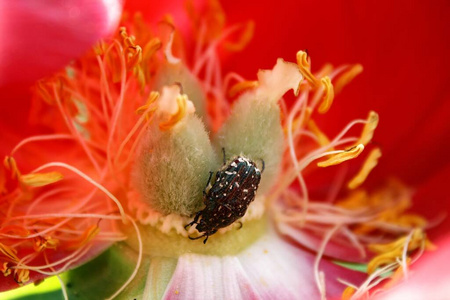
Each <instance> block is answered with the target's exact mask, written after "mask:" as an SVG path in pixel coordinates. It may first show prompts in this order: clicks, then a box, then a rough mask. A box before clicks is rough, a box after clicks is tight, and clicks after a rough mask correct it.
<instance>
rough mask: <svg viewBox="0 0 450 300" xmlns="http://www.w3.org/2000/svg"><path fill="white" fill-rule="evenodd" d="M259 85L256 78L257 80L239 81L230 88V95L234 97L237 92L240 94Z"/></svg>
mask: <svg viewBox="0 0 450 300" xmlns="http://www.w3.org/2000/svg"><path fill="white" fill-rule="evenodd" d="M258 85H259V83H258V81H256V80H255V81H247V80H246V81H241V82H238V83H236V84H235V85H233V86H232V87H231V88H230V89H229V90H228V97H230V98H233V97H235V96H236V95H237V94H240V93H242V92H244V91H246V90H250V89H254V88H257V87H258Z"/></svg>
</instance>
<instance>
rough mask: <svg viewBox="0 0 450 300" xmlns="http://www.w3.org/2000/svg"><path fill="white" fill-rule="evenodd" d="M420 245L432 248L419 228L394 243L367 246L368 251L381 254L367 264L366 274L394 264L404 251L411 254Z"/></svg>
mask: <svg viewBox="0 0 450 300" xmlns="http://www.w3.org/2000/svg"><path fill="white" fill-rule="evenodd" d="M427 244H428V245H427ZM422 245H425V247H428V249H432V248H433V246H432V245H431V243H430V242H429V241H428V240H427V238H426V235H425V233H424V232H423V230H422V229H420V228H417V229H415V230H414V231H413V232H412V234H411V235H408V236H403V237H401V238H399V239H398V240H396V241H394V242H391V243H388V244H371V245H369V250H371V251H373V252H375V253H381V254H379V255H377V256H375V257H374V258H373V259H372V260H371V261H370V262H369V264H368V265H367V273H368V274H372V273H373V272H374V271H375V270H376V269H377V268H378V267H380V266H382V265H386V264H390V263H393V262H396V261H397V260H398V259H400V258H402V256H403V255H404V254H403V253H404V251H407V252H412V251H414V250H416V249H419V248H420V247H421V246H422ZM404 247H406V250H404Z"/></svg>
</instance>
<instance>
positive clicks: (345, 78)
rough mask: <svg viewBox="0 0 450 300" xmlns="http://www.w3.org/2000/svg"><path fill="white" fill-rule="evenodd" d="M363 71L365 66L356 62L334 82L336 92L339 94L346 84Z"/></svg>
mask: <svg viewBox="0 0 450 300" xmlns="http://www.w3.org/2000/svg"><path fill="white" fill-rule="evenodd" d="M362 71H363V66H362V65H360V64H356V65H354V66H352V67H351V68H350V69H349V70H348V71H347V72H345V73H343V74H342V75H341V76H339V78H338V79H337V80H336V83H335V84H334V92H335V93H336V94H339V93H340V92H341V91H342V89H343V88H344V86H346V85H347V84H349V83H350V82H351V81H352V80H353V79H354V78H355V77H356V76H358V75H359V74H360V73H361V72H362Z"/></svg>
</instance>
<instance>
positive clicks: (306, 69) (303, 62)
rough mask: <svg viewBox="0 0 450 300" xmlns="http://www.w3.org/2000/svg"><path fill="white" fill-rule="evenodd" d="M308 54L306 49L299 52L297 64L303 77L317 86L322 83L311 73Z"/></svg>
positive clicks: (313, 85)
mask: <svg viewBox="0 0 450 300" xmlns="http://www.w3.org/2000/svg"><path fill="white" fill-rule="evenodd" d="M308 59H309V58H308V54H307V53H306V52H304V51H298V52H297V65H298V67H299V69H300V72H301V73H302V75H303V77H304V78H305V79H306V80H307V81H308V82H309V84H310V85H311V86H312V87H313V88H315V87H317V86H319V85H320V81H319V80H317V78H316V77H315V76H314V75H313V74H312V73H311V69H310V68H311V66H310V63H309V61H308Z"/></svg>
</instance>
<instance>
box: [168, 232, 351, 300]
mask: <svg viewBox="0 0 450 300" xmlns="http://www.w3.org/2000/svg"><path fill="white" fill-rule="evenodd" d="M314 259H315V256H314V255H312V254H310V253H308V252H305V251H303V250H301V249H299V248H297V247H295V246H293V245H291V244H289V243H288V242H287V241H286V240H284V239H282V238H280V237H278V236H277V234H276V233H273V232H272V233H270V234H267V235H265V236H264V237H262V238H261V239H260V240H259V241H257V242H256V243H254V244H253V245H252V246H250V247H249V248H247V249H246V250H245V251H243V252H242V253H240V254H239V255H237V256H225V257H217V256H206V255H198V254H187V255H183V256H181V257H180V258H179V260H178V264H177V267H176V269H175V273H174V274H173V276H172V279H171V281H170V283H169V285H168V286H167V289H166V292H165V295H164V299H200V300H202V299H205V300H206V299H319V298H320V295H319V291H318V288H317V285H316V282H315V279H314ZM319 269H320V271H323V272H324V273H325V281H326V289H327V296H329V297H337V296H338V295H340V293H341V292H342V290H343V288H344V286H343V285H342V284H340V283H338V282H337V280H336V278H337V277H340V278H343V279H346V280H353V281H354V280H355V277H354V276H349V273H348V272H347V271H346V270H343V269H340V268H338V267H337V266H334V265H333V264H331V263H329V262H326V261H322V262H321V264H320V266H319ZM349 277H351V278H349Z"/></svg>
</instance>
